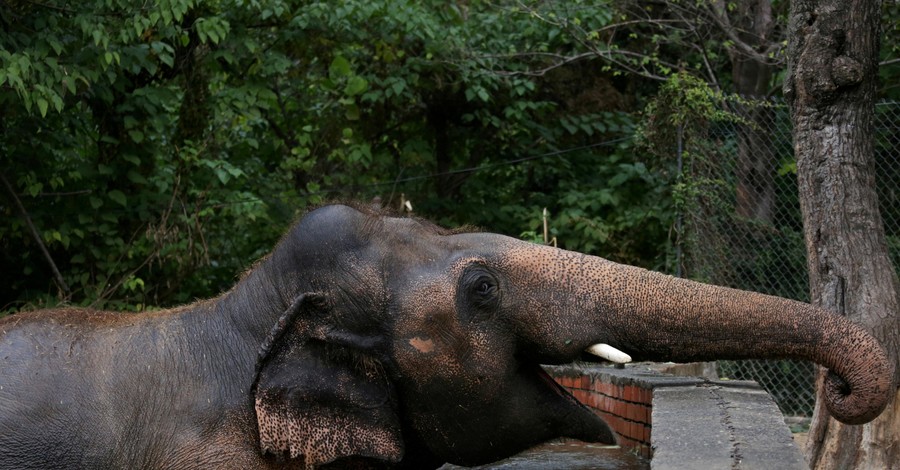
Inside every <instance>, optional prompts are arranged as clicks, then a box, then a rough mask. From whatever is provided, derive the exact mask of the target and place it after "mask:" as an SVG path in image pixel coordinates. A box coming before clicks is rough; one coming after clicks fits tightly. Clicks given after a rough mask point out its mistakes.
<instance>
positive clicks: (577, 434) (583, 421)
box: [529, 365, 616, 444]
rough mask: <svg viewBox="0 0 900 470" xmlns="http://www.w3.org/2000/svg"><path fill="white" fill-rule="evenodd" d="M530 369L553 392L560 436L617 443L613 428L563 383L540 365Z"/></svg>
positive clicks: (585, 440)
mask: <svg viewBox="0 0 900 470" xmlns="http://www.w3.org/2000/svg"><path fill="white" fill-rule="evenodd" d="M531 368H532V370H531V371H529V372H531V373H532V374H534V375H535V376H537V378H538V380H539V381H540V383H541V385H542V386H543V388H545V389H546V390H547V391H548V392H550V394H552V398H551V400H552V401H553V403H552V405H553V406H549V407H548V408H550V409H554V410H556V412H555V413H554V414H555V418H556V419H557V420H558V421H559V422H560V423H559V424H560V429H561V432H560V435H559V437H569V438H573V439H578V440H580V441H584V442H596V443H603V444H616V437H615V433H614V432H613V430H612V429H611V428H610V427H609V425H607V424H606V422H605V421H603V419H602V418H600V417H599V416H598V415H597V414H596V413H594V411H592V410H591V409H590V408H588V407H587V406H586V405H584V404H583V403H581V402H580V401H578V400H577V399H576V398H575V397H574V396H573V395H572V394H571V393H569V392H568V391H567V390H566V389H565V388H564V387H563V386H562V385H560V384H559V383H557V382H556V380H554V379H553V377H551V376H550V374H548V373H547V371H546V370H544V368H543V367H541V366H540V365H533V366H531Z"/></svg>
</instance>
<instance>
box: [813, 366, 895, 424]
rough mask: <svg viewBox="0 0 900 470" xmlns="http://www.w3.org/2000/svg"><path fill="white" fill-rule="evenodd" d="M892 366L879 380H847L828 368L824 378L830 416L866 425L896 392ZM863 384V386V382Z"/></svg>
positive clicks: (879, 412) (844, 421) (841, 420)
mask: <svg viewBox="0 0 900 470" xmlns="http://www.w3.org/2000/svg"><path fill="white" fill-rule="evenodd" d="M892 369H893V368H892V367H888V368H886V370H884V371H883V372H884V373H883V374H880V378H879V380H875V381H870V382H859V381H855V380H853V379H854V378H847V379H846V380H845V379H844V378H842V377H841V376H840V375H838V374H836V373H834V372H832V371H828V375H827V376H826V377H825V384H824V392H825V405H826V407H827V408H828V411H829V412H830V413H831V415H832V416H833V417H834V418H835V419H837V420H838V421H840V422H842V423H845V424H851V425H856V424H865V423H868V422H869V421H872V420H873V419H875V418H877V417H878V415H880V414H881V412H882V411H883V410H884V408H885V407H886V406H887V404H888V402H890V400H891V397H892V396H893V393H894V388H895V387H894V380H893V377H894V374H893V372H894V371H893V370H892ZM860 384H862V385H860Z"/></svg>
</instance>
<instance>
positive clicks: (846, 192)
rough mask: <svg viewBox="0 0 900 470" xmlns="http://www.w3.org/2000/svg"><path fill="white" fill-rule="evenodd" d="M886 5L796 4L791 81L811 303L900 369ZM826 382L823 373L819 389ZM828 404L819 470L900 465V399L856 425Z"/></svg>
mask: <svg viewBox="0 0 900 470" xmlns="http://www.w3.org/2000/svg"><path fill="white" fill-rule="evenodd" d="M880 11H881V3H880V2H879V1H872V0H850V1H848V0H794V1H792V2H791V13H790V18H789V38H790V40H789V46H788V67H789V70H788V76H787V79H786V81H785V85H784V91H785V95H786V97H787V98H788V100H789V101H790V103H791V110H792V120H793V124H794V152H795V155H796V158H797V174H798V180H799V188H800V202H801V208H802V211H803V222H804V231H805V237H806V245H807V255H808V263H809V277H810V298H811V301H812V303H814V304H818V305H821V306H823V307H826V308H828V309H830V310H833V311H835V312H838V313H839V314H841V315H845V316H847V317H850V318H851V319H852V320H854V321H856V322H857V323H859V324H861V325H863V326H864V327H866V328H867V329H869V330H870V331H871V332H872V333H873V334H874V335H875V337H877V338H878V339H879V340H881V342H882V344H884V346H885V347H886V348H887V349H888V353H889V354H890V355H891V357H892V358H893V360H894V363H895V364H898V363H900V322H898V315H900V300H898V291H900V287H898V279H897V274H896V271H895V270H894V267H893V266H892V265H891V261H890V258H889V257H888V251H887V244H886V241H885V235H884V225H883V222H882V219H881V215H880V213H879V210H878V199H877V194H876V192H875V173H874V170H873V161H872V159H873V155H874V154H873V144H874V142H873V140H874V139H873V135H874V126H873V119H872V118H873V114H874V102H875V85H876V77H877V70H878V61H877V59H878V48H879V25H880V18H879V14H880ZM821 382H822V377H821V374H820V378H819V385H821ZM818 389H819V391H818V398H819V400H817V405H816V410H815V412H814V416H813V421H812V426H811V429H810V435H809V441H808V445H807V449H806V452H807V459H808V461H809V464H810V466H811V467H812V468H816V469H831V468H835V469H846V468H884V469H891V468H900V399H898V397H897V396H896V395H895V397H894V400H893V403H891V404H889V405H888V407H887V409H886V410H885V411H884V412H883V413H882V414H881V416H879V417H878V418H876V419H875V420H874V421H872V422H870V423H868V424H866V425H862V426H849V425H844V424H841V423H839V422H837V421H835V420H834V419H832V418H831V417H830V416H829V415H828V412H827V410H825V409H824V407H823V406H820V404H821V402H822V401H821V396H822V387H821V386H819V387H818Z"/></svg>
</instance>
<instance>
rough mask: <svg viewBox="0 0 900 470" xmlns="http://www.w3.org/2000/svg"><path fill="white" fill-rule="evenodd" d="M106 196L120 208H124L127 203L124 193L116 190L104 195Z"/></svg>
mask: <svg viewBox="0 0 900 470" xmlns="http://www.w3.org/2000/svg"><path fill="white" fill-rule="evenodd" d="M106 195H107V196H109V198H110V199H112V200H113V201H114V202H117V203H118V204H119V205H120V206H122V207H125V205H126V204H127V203H128V201H127V199H126V198H125V193H123V192H122V191H119V190H118V189H113V190H112V191H110V192H108V193H106Z"/></svg>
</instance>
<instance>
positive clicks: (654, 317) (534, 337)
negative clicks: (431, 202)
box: [254, 206, 895, 466]
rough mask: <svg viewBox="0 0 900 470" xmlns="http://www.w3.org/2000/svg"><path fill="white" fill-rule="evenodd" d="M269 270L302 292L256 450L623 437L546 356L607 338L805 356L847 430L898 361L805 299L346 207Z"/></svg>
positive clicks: (707, 355) (720, 354) (635, 351)
mask: <svg viewBox="0 0 900 470" xmlns="http://www.w3.org/2000/svg"><path fill="white" fill-rule="evenodd" d="M268 264H270V265H271V266H270V267H269V268H268V269H269V277H270V278H271V280H272V283H274V284H275V285H277V288H278V289H279V292H281V293H282V298H284V299H285V301H286V302H288V301H290V300H291V299H299V300H297V301H295V302H294V304H293V305H292V307H290V308H288V309H287V311H286V314H285V315H284V316H283V317H282V319H281V320H280V321H279V324H278V325H277V326H276V327H275V328H274V329H273V331H272V334H271V335H270V337H269V340H268V341H267V343H266V345H264V347H263V348H262V351H261V353H260V365H259V373H258V377H257V383H256V385H255V394H254V400H255V409H256V411H257V416H258V420H259V430H260V439H261V440H262V442H263V445H262V447H263V450H264V451H269V452H273V453H277V454H283V453H288V454H290V456H291V457H297V456H299V455H303V457H304V458H305V459H306V460H305V461H306V464H307V465H310V466H311V465H317V464H323V463H327V462H330V461H333V460H336V459H341V458H346V457H350V456H357V457H361V458H365V459H372V460H374V461H382V462H386V463H396V462H400V463H401V464H409V465H410V466H419V465H423V464H426V463H431V464H439V463H441V462H444V461H448V462H452V463H457V464H463V465H474V464H480V463H485V462H490V461H493V460H496V459H499V458H503V457H506V456H509V455H511V454H513V453H515V452H518V451H520V450H523V449H525V448H527V447H529V446H532V445H535V444H537V443H540V442H542V441H546V440H549V439H552V438H555V437H559V436H565V437H572V438H577V439H581V440H584V441H590V442H604V443H613V442H615V438H614V435H613V433H612V431H611V430H610V428H609V427H608V426H607V425H606V424H605V423H604V422H603V421H602V420H601V419H600V418H599V417H597V416H596V415H595V414H593V413H592V412H591V411H589V410H588V409H587V408H586V407H584V406H581V405H580V404H579V403H578V402H577V401H575V400H574V399H573V398H572V397H571V396H570V395H569V394H568V393H566V392H565V391H563V389H561V388H560V387H559V386H558V385H557V384H556V383H555V382H554V381H553V380H551V379H550V378H549V377H548V376H547V375H546V373H544V372H543V370H542V369H541V367H540V364H560V363H567V362H571V361H573V360H576V359H579V358H584V357H585V355H584V351H585V350H586V349H589V348H590V347H591V346H592V345H595V344H598V343H601V344H605V345H608V347H611V348H612V349H613V351H615V350H618V351H624V352H625V353H627V354H629V355H631V356H632V357H633V358H634V359H636V360H654V361H676V362H686V361H697V360H710V359H716V358H727V359H741V358H799V359H807V360H811V361H815V362H817V363H819V364H822V365H824V366H825V367H827V368H828V369H829V370H830V373H829V376H828V381H827V395H826V398H827V403H826V404H827V406H828V407H829V409H830V410H831V412H832V414H833V415H834V416H835V417H836V418H837V419H839V420H841V421H844V422H847V423H862V422H866V421H868V420H871V419H873V418H874V417H875V416H877V415H878V414H879V413H880V412H881V410H882V409H883V408H884V406H885V405H886V403H887V401H888V400H889V397H890V396H891V394H892V393H893V390H894V386H895V384H894V371H893V365H892V363H891V362H890V361H889V359H888V356H887V355H886V353H885V350H884V349H883V348H882V347H881V346H880V345H879V344H878V342H877V341H876V340H874V339H873V338H872V337H871V336H870V335H869V334H867V333H866V332H865V331H864V330H863V329H862V328H860V327H858V326H856V325H854V324H853V323H851V322H849V321H847V320H846V319H844V318H842V317H840V316H838V315H834V314H831V313H829V312H826V311H823V310H820V309H817V308H815V307H812V306H810V305H808V304H804V303H800V302H795V301H791V300H786V299H782V298H777V297H772V296H766V295H761V294H757V293H751V292H745V291H739V290H734V289H727V288H722V287H716V286H711V285H705V284H701V283H697V282H692V281H688V280H683V279H677V278H673V277H670V276H666V275H663V274H659V273H654V272H650V271H647V270H644V269H639V268H635V267H631V266H625V265H621V264H616V263H613V262H610V261H607V260H605V259H602V258H599V257H595V256H587V255H583V254H579V253H574V252H569V251H564V250H560V249H556V248H550V247H545V246H541V245H536V244H531V243H526V242H522V241H519V240H516V239H513V238H509V237H505V236H501V235H496V234H490V233H478V232H472V231H448V230H444V229H441V228H439V227H436V226H435V225H432V224H430V223H428V222H425V221H421V220H415V219H411V218H396V217H387V216H383V215H380V214H375V213H371V212H370V211H367V210H363V209H356V208H351V207H348V206H326V207H323V208H319V209H316V210H314V211H312V212H310V213H309V214H307V215H306V216H305V217H304V218H303V219H302V220H301V221H300V222H299V223H298V224H297V225H296V226H295V227H294V228H293V229H292V230H291V231H290V232H289V233H288V234H287V235H286V237H285V239H284V240H283V241H282V243H280V244H279V247H278V248H277V249H276V251H275V252H274V253H273V255H272V256H271V258H270V260H269V262H268Z"/></svg>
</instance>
